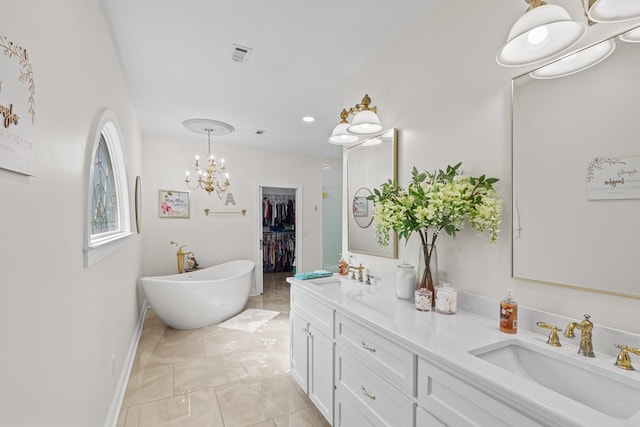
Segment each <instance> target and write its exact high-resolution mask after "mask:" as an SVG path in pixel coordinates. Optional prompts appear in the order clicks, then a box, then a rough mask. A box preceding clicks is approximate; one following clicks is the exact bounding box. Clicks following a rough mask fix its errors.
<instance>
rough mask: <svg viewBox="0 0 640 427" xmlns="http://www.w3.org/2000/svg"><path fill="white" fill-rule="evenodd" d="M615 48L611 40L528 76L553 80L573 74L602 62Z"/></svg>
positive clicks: (553, 63) (546, 66)
mask: <svg viewBox="0 0 640 427" xmlns="http://www.w3.org/2000/svg"><path fill="white" fill-rule="evenodd" d="M615 48H616V43H615V42H614V41H613V39H609V40H607V41H605V42H602V43H598V44H597V45H594V46H591V47H589V48H587V49H583V50H581V51H579V52H576V53H574V54H571V55H569V56H567V57H565V58H562V59H559V60H557V61H555V62H552V63H551V64H549V65H545V66H544V67H542V68H538V69H537V70H534V71H532V72H531V73H529V75H530V76H531V77H533V78H536V79H555V78H557V77H565V76H568V75H571V74H575V73H577V72H580V71H583V70H586V69H587V68H590V67H593V66H594V65H596V64H598V63H600V62H602V61H604V60H605V59H607V57H608V56H609V55H611V54H612V53H613V51H614V50H615Z"/></svg>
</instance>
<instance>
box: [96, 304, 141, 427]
mask: <svg viewBox="0 0 640 427" xmlns="http://www.w3.org/2000/svg"><path fill="white" fill-rule="evenodd" d="M149 307H150V305H149V300H146V299H145V300H144V303H143V304H142V310H140V315H139V316H138V324H137V325H136V329H135V331H134V333H133V338H132V339H131V344H130V345H129V351H128V352H127V357H126V359H125V360H124V365H123V367H122V371H121V372H120V378H119V379H118V385H117V386H116V390H115V393H114V394H113V399H112V401H111V407H110V408H109V413H108V414H107V420H106V421H105V423H104V426H105V427H116V425H117V423H118V417H119V416H120V410H121V409H122V401H123V400H124V393H125V392H126V390H127V384H128V383H129V375H131V369H132V368H133V362H134V360H135V358H136V351H137V349H138V343H139V342H140V335H142V327H143V326H144V317H145V313H146V312H147V308H149Z"/></svg>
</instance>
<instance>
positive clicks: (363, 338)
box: [335, 313, 416, 396]
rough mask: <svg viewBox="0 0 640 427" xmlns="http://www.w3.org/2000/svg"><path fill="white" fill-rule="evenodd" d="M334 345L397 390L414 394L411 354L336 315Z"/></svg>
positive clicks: (413, 356) (376, 334)
mask: <svg viewBox="0 0 640 427" xmlns="http://www.w3.org/2000/svg"><path fill="white" fill-rule="evenodd" d="M335 337H336V343H338V344H340V345H342V346H344V348H346V349H348V350H349V351H350V352H352V353H353V354H355V355H357V356H358V357H359V358H361V359H362V360H364V361H365V362H366V363H367V364H369V365H370V366H371V367H372V368H373V369H374V370H375V371H376V372H378V373H380V375H382V376H383V377H385V378H386V379H387V380H389V381H390V382H392V383H393V384H395V385H396V386H397V387H398V388H400V390H402V391H404V392H405V393H407V394H409V395H411V396H414V395H415V363H416V362H415V355H414V354H413V353H412V352H410V351H408V350H407V349H405V348H403V347H400V346H399V345H397V344H396V343H394V342H393V341H391V340H389V339H387V338H384V337H383V336H381V335H380V334H378V333H376V332H374V331H372V330H371V329H369V328H367V327H366V326H363V325H361V324H360V323H358V322H356V321H354V320H351V319H350V318H348V317H345V316H343V315H341V314H340V313H336V332H335Z"/></svg>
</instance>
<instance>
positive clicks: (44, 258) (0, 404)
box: [0, 0, 141, 427]
mask: <svg viewBox="0 0 640 427" xmlns="http://www.w3.org/2000/svg"><path fill="white" fill-rule="evenodd" d="M0 4H1V7H0V9H2V13H1V14H0V29H1V30H0V31H1V33H2V34H3V35H5V36H7V37H8V38H9V39H10V40H12V41H14V42H15V43H16V44H18V45H20V46H22V47H24V48H26V49H27V50H28V53H29V57H30V59H31V65H32V67H33V72H34V79H35V90H36V95H35V96H36V113H37V116H36V137H35V144H36V175H35V176H34V177H26V176H23V175H19V174H16V173H13V172H9V171H6V170H0V193H2V197H3V207H2V213H1V217H0V236H2V237H1V239H2V244H1V245H0V260H1V261H0V275H1V276H0V289H1V292H2V296H1V297H0V323H1V324H2V325H3V332H2V350H1V351H0V372H1V374H0V378H1V382H2V387H1V388H0V425H3V426H16V427H19V426H64V427H68V426H74V427H75V426H77V427H87V426H100V425H103V424H104V422H105V419H106V416H107V412H108V409H109V405H110V404H111V400H112V397H113V395H114V390H115V386H116V383H117V380H118V376H119V374H120V371H121V369H122V366H123V360H124V358H125V355H126V353H127V351H128V348H129V344H130V342H131V338H132V335H133V331H134V327H135V325H136V321H137V315H138V310H137V305H136V293H135V289H136V287H135V286H136V278H137V277H138V276H139V272H140V262H139V260H140V248H141V244H140V240H141V239H140V236H138V235H134V236H133V237H131V238H130V239H129V243H128V244H127V245H126V247H125V248H124V249H122V250H121V251H120V252H118V253H115V254H112V255H110V256H109V257H107V258H105V259H103V260H102V261H100V262H99V263H98V264H95V265H93V266H91V267H89V268H85V267H84V266H83V251H82V247H83V223H84V213H85V210H86V208H85V206H86V203H87V195H86V193H85V186H86V183H87V180H88V177H87V172H88V169H87V165H86V162H85V159H86V155H87V154H86V153H87V150H91V145H90V144H89V143H88V141H90V140H92V139H93V135H89V130H90V128H91V124H92V122H93V120H94V118H95V116H96V115H97V114H98V113H99V112H100V111H101V110H102V109H104V108H109V109H111V110H112V111H114V112H115V114H116V116H117V117H118V120H119V122H120V125H121V130H122V136H123V139H124V150H125V157H126V163H127V176H128V182H129V184H130V186H131V196H133V183H134V180H135V177H136V175H139V174H140V135H139V129H138V125H137V122H136V118H135V113H134V110H133V105H132V103H131V100H130V99H129V95H128V92H127V88H126V85H125V82H124V80H123V76H122V73H121V70H120V66H119V62H118V59H117V56H116V53H115V49H114V46H113V44H112V42H111V36H110V34H109V31H108V29H107V26H106V23H105V20H104V18H103V14H102V9H101V7H100V4H99V2H98V1H97V0H60V1H56V2H49V1H40V0H21V1H19V2H13V1H12V2H9V1H1V2H0ZM4 84H5V85H6V84H9V82H4ZM130 203H131V207H133V206H134V205H133V199H132V198H131V201H130ZM133 216H134V215H133V212H132V218H133ZM132 227H135V226H133V224H132ZM112 355H114V356H115V358H116V373H115V375H113V376H112V366H111V365H112Z"/></svg>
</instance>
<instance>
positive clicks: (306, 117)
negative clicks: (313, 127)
mask: <svg viewBox="0 0 640 427" xmlns="http://www.w3.org/2000/svg"><path fill="white" fill-rule="evenodd" d="M302 121H304V122H307V123H311V122H315V121H316V119H315V117H311V116H304V117H303V118H302Z"/></svg>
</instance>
